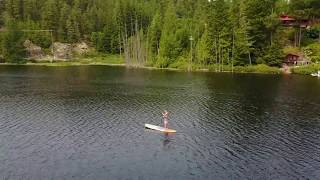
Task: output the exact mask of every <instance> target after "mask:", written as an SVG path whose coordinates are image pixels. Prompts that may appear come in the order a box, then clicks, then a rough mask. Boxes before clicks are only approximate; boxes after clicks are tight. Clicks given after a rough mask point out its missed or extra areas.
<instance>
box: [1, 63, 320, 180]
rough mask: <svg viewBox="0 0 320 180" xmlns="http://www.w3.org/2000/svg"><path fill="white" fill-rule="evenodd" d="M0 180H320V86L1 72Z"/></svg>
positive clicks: (77, 71)
mask: <svg viewBox="0 0 320 180" xmlns="http://www.w3.org/2000/svg"><path fill="white" fill-rule="evenodd" d="M164 109H167V110H168V111H169V112H170V124H169V125H170V127H171V128H174V129H176V130H177V131H178V133H177V134H175V135H168V136H166V135H164V134H161V133H157V132H153V131H150V130H145V129H144V123H150V124H155V125H160V124H161V111H162V110H164ZM0 179H32V180H35V179H77V180H78V179H320V79H317V78H312V77H306V76H281V75H255V74H237V75H232V74H214V73H178V72H166V71H149V70H135V69H126V68H120V67H99V66H91V67H13V66H1V67H0Z"/></svg>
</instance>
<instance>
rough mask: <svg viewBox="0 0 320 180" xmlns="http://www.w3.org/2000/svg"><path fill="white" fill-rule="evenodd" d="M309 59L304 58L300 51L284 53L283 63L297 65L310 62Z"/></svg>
mask: <svg viewBox="0 0 320 180" xmlns="http://www.w3.org/2000/svg"><path fill="white" fill-rule="evenodd" d="M310 63H311V62H310V60H308V59H307V58H304V55H303V54H302V53H289V54H287V55H286V57H285V59H284V61H283V64H285V65H287V66H299V65H307V64H310Z"/></svg>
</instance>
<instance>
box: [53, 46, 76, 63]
mask: <svg viewBox="0 0 320 180" xmlns="http://www.w3.org/2000/svg"><path fill="white" fill-rule="evenodd" d="M53 54H54V57H55V58H56V60H69V59H71V58H72V46H71V44H67V43H60V42H55V43H53Z"/></svg>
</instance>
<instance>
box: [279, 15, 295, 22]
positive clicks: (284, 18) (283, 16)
mask: <svg viewBox="0 0 320 180" xmlns="http://www.w3.org/2000/svg"><path fill="white" fill-rule="evenodd" d="M280 20H281V21H295V20H296V19H295V18H293V17H290V16H288V15H281V16H280Z"/></svg>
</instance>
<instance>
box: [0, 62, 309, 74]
mask: <svg viewBox="0 0 320 180" xmlns="http://www.w3.org/2000/svg"><path fill="white" fill-rule="evenodd" d="M0 66H44V67H72V66H109V67H127V68H132V69H147V70H165V71H175V72H203V73H237V74H283V75H291V74H295V75H307V76H308V75H309V74H306V73H299V72H295V69H297V68H296V67H294V68H292V72H291V73H286V72H285V71H283V70H282V68H274V67H269V66H265V65H263V66H264V67H268V68H273V69H277V71H273V72H270V71H248V69H249V68H254V67H258V66H259V65H253V66H235V70H234V71H233V72H232V71H227V70H226V71H215V70H211V69H210V68H202V69H192V70H191V71H190V70H186V69H183V68H170V67H168V68H159V67H150V66H128V65H126V64H125V63H99V62H97V63H83V62H79V61H74V62H72V61H71V62H53V63H50V62H44V63H42V62H38V63H33V62H28V63H25V64H15V63H0ZM237 67H241V69H242V71H239V70H236V69H237ZM298 68H306V67H298ZM245 70H247V71H245Z"/></svg>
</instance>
